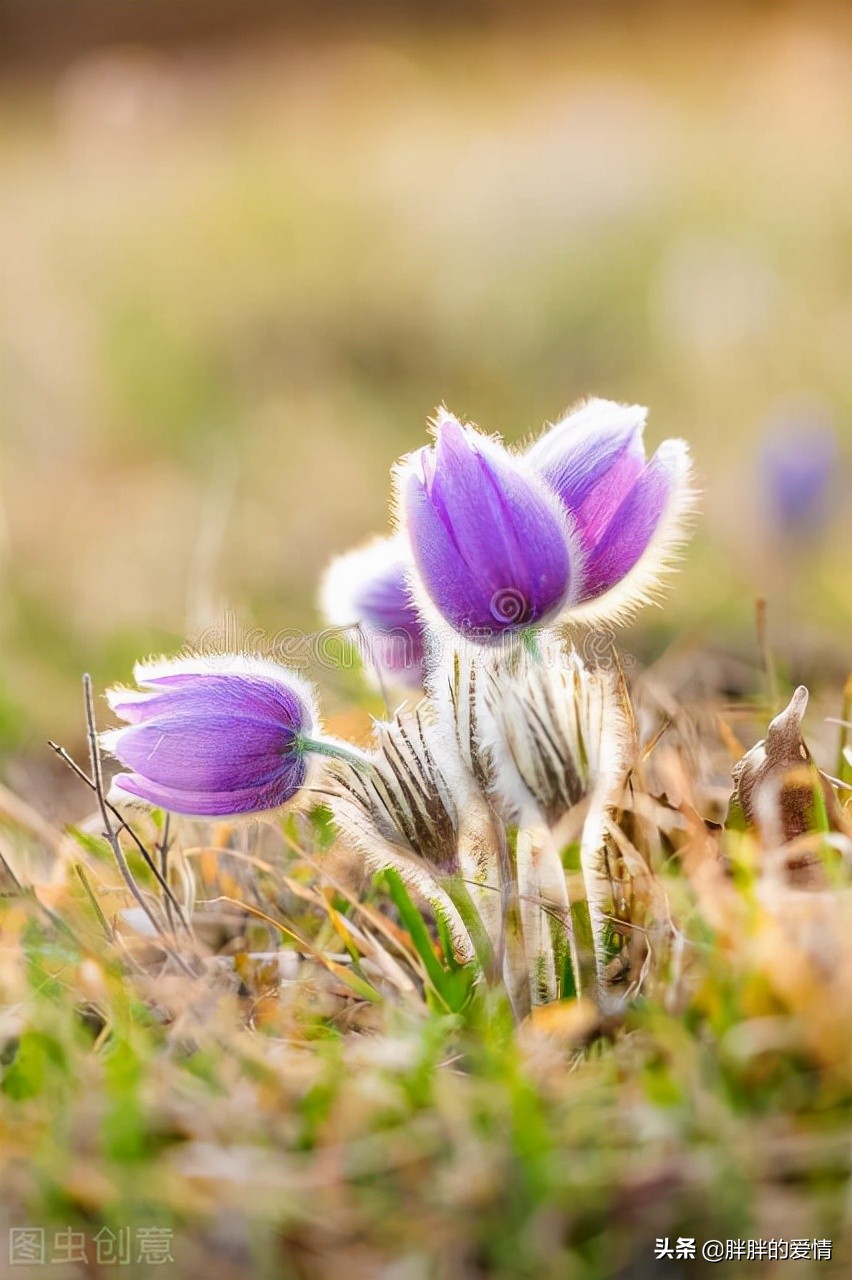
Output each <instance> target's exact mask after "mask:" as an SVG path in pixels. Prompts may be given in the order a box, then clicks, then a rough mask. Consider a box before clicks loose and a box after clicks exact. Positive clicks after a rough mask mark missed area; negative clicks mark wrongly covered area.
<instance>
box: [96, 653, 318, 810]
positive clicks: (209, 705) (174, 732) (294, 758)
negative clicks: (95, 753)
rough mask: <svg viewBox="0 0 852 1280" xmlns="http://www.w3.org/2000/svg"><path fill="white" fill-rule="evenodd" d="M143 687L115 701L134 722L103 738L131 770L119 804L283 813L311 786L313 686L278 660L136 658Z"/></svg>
mask: <svg viewBox="0 0 852 1280" xmlns="http://www.w3.org/2000/svg"><path fill="white" fill-rule="evenodd" d="M134 675H135V678H136V681H137V683H138V684H139V685H140V686H141V687H140V688H139V689H123V688H116V689H111V690H110V691H109V692H108V694H107V700H108V701H109V705H110V707H111V708H112V710H113V711H114V712H115V714H116V715H117V716H119V717H120V718H121V719H122V720H124V721H126V722H127V724H126V727H124V728H122V729H114V730H112V731H110V732H107V733H105V734H103V735H102V737H101V741H102V743H103V745H104V746H105V747H106V748H107V749H108V750H109V751H111V752H112V753H113V755H115V756H117V757H118V759H119V760H120V761H121V763H122V764H123V765H124V766H125V767H126V768H127V769H128V770H130V772H128V773H119V774H118V775H117V776H116V778H115V779H114V780H113V784H112V792H111V795H112V796H113V797H114V798H115V799H116V800H123V801H136V802H138V801H142V802H143V803H145V804H149V805H154V806H156V807H158V808H163V809H168V810H170V811H171V812H172V813H183V814H191V815H193V816H195V817H226V816H231V815H235V814H243V813H258V812H262V811H264V810H269V809H277V808H279V807H280V806H281V805H283V804H286V803H287V801H288V800H290V799H292V798H293V796H295V795H296V793H297V792H298V791H299V790H300V789H301V788H302V787H303V786H304V785H305V783H306V781H307V778H308V773H309V768H310V755H311V753H312V752H313V751H315V750H317V749H322V745H323V744H322V742H320V741H319V740H317V739H314V738H312V737H311V735H312V734H314V733H315V732H316V726H317V714H316V710H315V706H314V701H313V696H312V694H311V691H310V689H309V687H308V686H307V685H306V684H305V683H304V682H303V681H302V680H300V679H299V678H298V677H297V676H294V675H293V674H292V672H290V671H287V670H285V669H284V668H283V667H279V666H278V665H277V664H276V663H273V662H267V661H264V660H261V659H252V658H243V657H238V656H236V655H221V656H219V657H198V658H175V659H172V660H162V661H158V662H149V663H138V664H137V666H136V668H135V670H134Z"/></svg>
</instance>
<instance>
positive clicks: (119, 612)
mask: <svg viewBox="0 0 852 1280" xmlns="http://www.w3.org/2000/svg"><path fill="white" fill-rule="evenodd" d="M4 8H5V33H4V34H5V40H4V44H5V54H4V61H3V68H2V83H1V84H0V166H1V167H2V172H3V192H2V204H3V237H2V256H3V274H4V283H3V309H4V315H3V324H2V329H3V333H2V345H3V392H4V395H3V417H4V421H3V443H2V454H3V456H2V481H0V485H1V486H2V507H0V561H2V567H1V568H0V571H1V572H2V609H0V646H2V661H0V748H2V751H3V753H4V755H5V758H6V771H7V774H9V775H10V776H11V777H12V780H13V781H14V782H15V783H16V784H17V785H20V786H21V787H23V789H24V790H25V791H30V792H31V791H33V790H34V789H35V790H38V789H39V788H40V787H42V788H43V786H44V777H46V776H47V775H44V777H43V776H42V774H41V772H40V771H41V770H42V769H45V770H47V769H48V768H49V765H48V763H47V762H46V761H45V760H44V757H45V756H46V755H47V754H48V753H47V752H46V750H45V748H44V746H43V743H44V739H45V738H47V737H48V736H51V737H56V738H60V739H63V740H65V741H67V742H69V744H73V743H75V742H77V741H78V740H79V738H80V687H79V677H80V673H81V671H83V670H84V669H86V670H89V671H91V672H92V675H93V677H94V679H95V681H96V683H97V684H98V686H99V687H102V686H103V685H104V684H105V683H107V682H109V681H111V680H115V679H123V678H127V676H128V674H129V670H130V666H131V664H132V661H133V659H134V658H135V657H137V656H140V655H144V654H147V653H150V652H152V651H161V650H164V649H170V648H174V647H176V646H178V645H180V644H181V643H182V642H183V641H184V640H186V639H188V638H189V639H192V638H197V637H198V635H199V634H200V633H202V632H203V631H204V630H205V629H208V628H210V627H214V628H215V627H217V626H218V627H225V629H228V628H230V629H231V631H232V633H233V632H234V630H236V632H237V633H238V634H239V633H240V632H242V631H248V630H250V629H252V628H256V627H260V628H263V629H264V631H265V632H267V633H269V634H270V635H271V634H274V633H275V632H276V631H277V630H278V629H279V628H280V627H282V626H293V627H302V628H305V629H306V630H310V629H312V628H314V627H315V626H316V625H317V623H318V617H317V614H316V610H315V590H316V580H317V577H318V574H319V573H320V571H321V570H322V568H323V566H324V564H325V562H326V561H327V559H328V557H329V556H330V555H332V554H333V553H335V552H339V551H342V550H345V549H347V548H348V547H349V546H350V545H351V544H353V543H354V542H356V541H357V540H359V539H361V538H362V537H364V536H366V535H368V534H370V533H372V532H381V531H382V530H383V529H384V528H385V526H386V523H387V496H388V490H389V468H390V465H391V463H392V462H393V460H394V459H395V458H396V457H397V456H398V455H399V454H400V453H402V452H404V451H405V450H407V449H410V448H413V447H416V446H417V445H419V444H420V443H422V442H423V441H424V438H425V424H426V419H427V417H428V416H429V414H430V413H431V412H432V410H433V408H434V407H435V405H436V404H437V403H438V402H440V401H442V400H443V401H445V402H446V403H447V404H448V405H449V406H450V407H451V408H453V409H454V410H455V411H456V412H457V413H459V414H460V415H463V416H466V417H468V418H469V419H471V420H473V421H476V422H478V423H479V424H480V425H481V426H482V427H484V428H486V429H488V430H491V431H496V432H500V433H502V434H503V435H504V437H505V438H506V439H507V440H510V441H514V440H518V439H521V438H522V437H524V436H525V435H526V434H527V433H529V432H531V431H534V430H537V429H538V428H539V427H540V426H541V424H542V423H544V422H545V421H548V420H553V419H555V418H556V417H557V416H559V415H560V414H561V412H562V411H563V410H564V409H565V408H566V407H567V406H568V405H569V404H570V403H571V402H572V401H574V400H576V399H578V398H580V397H582V396H585V395H588V394H598V395H602V396H606V397H610V398H616V399H624V400H630V401H639V402H641V403H644V404H647V405H649V406H650V407H651V416H650V421H649V440H650V442H651V443H652V444H655V443H657V442H659V441H660V440H661V439H663V438H664V437H665V436H667V435H673V434H674V435H683V436H685V437H686V438H688V439H689V440H690V441H691V443H692V445H693V447H694V451H695V454H696V458H697V464H698V471H699V477H700V484H701V487H702V488H703V490H704V495H705V496H704V499H703V504H702V512H703V514H702V517H701V520H700V523H699V526H698V532H697V535H696V539H695V542H694V544H693V547H692V549H691V551H690V554H689V557H688V559H687V561H686V562H685V565H684V568H683V571H682V573H681V574H680V576H679V577H678V579H677V582H676V584H675V586H674V589H673V591H672V593H671V595H670V597H669V601H668V603H667V606H666V609H665V611H658V610H646V611H645V613H644V614H643V615H642V616H641V617H640V619H639V620H638V621H637V623H636V624H635V625H634V626H633V627H632V628H631V630H630V632H629V633H628V635H627V636H626V637H625V641H624V643H625V646H626V648H627V649H628V650H629V651H630V652H631V653H633V654H635V655H637V656H638V658H639V659H640V660H641V661H652V660H654V659H655V658H656V657H658V656H659V655H660V654H661V653H663V652H664V651H666V650H667V649H670V648H671V647H672V646H681V647H686V648H687V649H688V651H689V652H690V653H691V654H692V655H693V657H692V659H691V660H692V661H694V662H696V663H700V662H702V661H705V660H706V655H708V654H713V653H720V652H721V653H725V654H730V655H735V656H736V657H737V660H738V661H741V662H742V663H743V664H745V666H746V667H752V666H753V667H754V668H755V669H757V668H758V667H759V663H760V659H759V655H758V644H757V640H756V634H755V624H754V616H755V602H756V600H757V599H758V598H761V597H762V598H765V599H766V601H767V617H768V626H769V638H770V643H771V646H772V649H773V652H774V653H775V655H776V658H777V662H778V664H779V668H780V669H781V670H782V671H783V672H785V673H787V674H789V675H790V676H791V677H792V678H795V679H798V678H805V679H807V680H809V681H811V682H812V683H814V682H816V683H819V682H821V681H823V682H827V683H835V684H836V683H839V682H841V681H842V679H843V676H844V674H845V670H846V667H847V665H848V662H849V657H850V645H849V636H850V623H852V538H850V525H849V508H850V503H849V465H850V463H849V454H850V446H852V10H850V8H849V6H848V5H837V6H833V5H822V4H817V3H813V2H812V0H807V2H806V3H802V4H798V5H797V4H785V5H775V4H765V3H764V4H759V5H751V6H748V5H721V4H713V5H700V4H692V5H684V4H680V5H668V6H661V5H647V4H606V3H599V4H570V3H566V4H561V5H554V4H538V3H534V2H533V0H527V2H526V3H518V4H511V3H499V2H494V3H488V2H485V0H482V2H481V3H463V4H448V3H447V4H435V3H431V4H429V5H426V4H413V3H412V4H409V3H404V2H402V0H400V2H398V3H395V4H387V5H381V4H359V3H348V4H339V5H333V4H328V5H326V4H320V5H313V6H308V5H293V4H287V3H279V4H272V3H269V2H264V0H257V2H255V3H252V2H249V3H240V4H239V5H237V4H234V3H231V4H219V3H203V4H202V3H200V2H199V3H191V2H190V0H182V2H180V0H170V3H168V4H166V3H163V2H161V0H146V2H145V3H143V2H142V0H133V2H127V3H123V4H120V5H117V4H114V3H106V0H86V2H83V0H72V2H71V3H65V4H62V5H60V4H59V3H58V2H57V3H54V2H52V0H7V3H6V4H5V6H4ZM779 441H780V444H779ZM779 449H780V450H781V452H782V454H784V453H785V451H787V453H789V454H790V458H789V459H788V461H787V462H786V463H785V464H784V465H783V466H782V468H781V472H782V475H781V478H780V479H779V474H778V465H777V461H776V455H777V453H778V450H779ZM784 466H786V471H785V470H784ZM814 470H815V471H816V473H817V474H816V478H815V479H814V477H813V476H811V474H810V473H811V472H813V471H814ZM800 480H801V482H802V484H804V485H805V488H806V489H807V492H806V493H804V494H803V493H802V492H799V491H798V489H797V484H798V482H799V481H800ZM803 504H804V505H803ZM226 620H227V621H226ZM326 676H327V678H326V684H327V685H328V686H329V688H328V689H327V697H328V699H329V701H330V704H331V706H332V708H335V707H336V706H338V704H339V705H340V706H342V705H343V693H344V692H345V691H344V690H341V689H339V688H337V687H336V684H335V680H334V678H332V677H328V674H327V673H326Z"/></svg>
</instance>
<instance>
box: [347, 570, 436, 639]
mask: <svg viewBox="0 0 852 1280" xmlns="http://www.w3.org/2000/svg"><path fill="white" fill-rule="evenodd" d="M352 599H353V604H354V606H355V608H356V610H357V612H358V616H359V621H361V622H366V623H368V624H369V625H371V626H374V627H377V628H380V629H382V630H385V631H393V630H394V629H395V628H397V627H401V628H404V629H405V630H406V631H411V632H416V633H418V634H419V633H420V631H421V630H422V623H421V621H420V615H419V614H418V612H417V609H416V608H415V606H414V603H413V601H412V599H411V591H410V588H409V585H408V578H407V565H406V563H405V561H404V560H398V561H397V562H396V563H395V564H392V565H388V566H386V567H385V568H383V569H382V570H381V571H380V572H378V573H376V574H374V575H373V576H372V577H371V578H368V579H366V580H365V581H364V582H362V583H360V584H358V586H356V588H355V590H354V592H353V596H352Z"/></svg>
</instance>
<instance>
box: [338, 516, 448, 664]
mask: <svg viewBox="0 0 852 1280" xmlns="http://www.w3.org/2000/svg"><path fill="white" fill-rule="evenodd" d="M409 570H410V558H409V552H408V546H407V544H406V541H405V539H404V538H401V537H396V538H377V539H376V540H375V541H373V542H370V543H368V544H367V545H366V546H364V547H359V548H358V549H357V550H355V551H350V552H348V553H347V554H346V555H343V556H338V557H337V559H336V560H333V561H332V563H331V564H330V565H329V567H328V569H327V570H326V573H325V577H324V578H323V582H322V586H321V589H320V603H321V608H322V611H323V614H324V615H325V617H326V618H327V620H328V621H329V622H330V623H331V625H332V626H335V627H358V628H360V631H361V634H362V637H363V639H364V642H365V648H366V654H365V660H366V662H367V664H368V665H369V666H372V667H373V668H374V669H375V670H376V671H377V672H378V674H379V677H380V679H381V678H386V679H388V680H389V681H390V682H391V683H394V684H401V685H406V686H410V687H412V688H417V687H419V686H420V685H422V684H423V653H424V644H423V620H422V618H421V616H420V614H419V612H418V610H417V608H416V606H415V604H414V601H413V599H412V596H411V587H410V586H409V582H408V575H409Z"/></svg>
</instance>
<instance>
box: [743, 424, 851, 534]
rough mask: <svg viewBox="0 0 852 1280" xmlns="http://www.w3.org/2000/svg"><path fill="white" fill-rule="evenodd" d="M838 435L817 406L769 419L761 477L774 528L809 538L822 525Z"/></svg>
mask: <svg viewBox="0 0 852 1280" xmlns="http://www.w3.org/2000/svg"><path fill="white" fill-rule="evenodd" d="M839 461H840V459H839V450H838V446H837V434H836V432H835V430H834V428H833V426H832V424H831V422H830V420H829V418H828V416H827V414H826V412H825V411H824V410H823V409H822V407H821V406H820V405H818V404H817V405H807V406H803V408H802V410H800V411H797V412H786V413H783V414H780V415H778V416H776V417H775V418H773V419H772V420H771V421H770V422H769V424H768V425H767V427H766V430H765V431H764V435H763V440H762V445H761V451H760V479H761V488H762V491H763V500H764V506H765V509H766V512H767V515H768V516H769V519H770V521H771V522H772V525H773V528H774V531H775V532H780V533H781V534H783V535H784V536H785V537H788V538H792V539H794V540H798V539H808V538H812V537H815V536H816V535H817V534H819V533H820V532H821V531H822V529H823V528H824V527H825V525H826V523H827V521H828V519H829V517H830V516H831V513H832V508H833V505H834V501H835V499H836V496H837V492H838V486H837V468H838V464H839Z"/></svg>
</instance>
